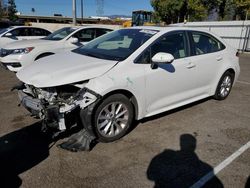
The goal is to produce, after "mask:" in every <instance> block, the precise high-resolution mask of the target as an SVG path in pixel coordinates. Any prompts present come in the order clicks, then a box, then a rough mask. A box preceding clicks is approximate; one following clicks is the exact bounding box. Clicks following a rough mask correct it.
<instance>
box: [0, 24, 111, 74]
mask: <svg viewBox="0 0 250 188" xmlns="http://www.w3.org/2000/svg"><path fill="white" fill-rule="evenodd" d="M68 28H70V27H68ZM71 29H74V31H73V32H72V33H70V34H69V35H67V36H65V38H63V39H61V40H56V41H55V40H45V39H34V40H27V41H17V42H13V43H10V44H7V45H6V46H4V47H3V48H4V50H13V49H21V48H27V47H33V48H34V49H33V50H32V51H30V52H29V53H22V54H10V55H7V56H4V57H0V61H1V62H2V63H3V65H5V66H6V67H7V68H8V69H9V70H10V71H14V72H17V71H19V70H21V69H22V68H24V67H26V66H28V65H30V64H32V63H33V62H34V61H35V60H36V59H37V58H38V57H39V55H42V54H46V53H50V54H55V53H59V52H66V51H70V50H72V49H75V48H77V47H79V46H81V45H84V44H87V43H88V42H80V41H79V42H77V43H75V42H73V41H74V38H73V37H72V36H73V35H75V34H76V33H78V32H80V31H83V30H86V29H108V30H110V31H111V29H110V28H107V27H103V26H95V27H94V26H82V27H71ZM16 62H18V63H20V65H21V66H20V67H13V66H10V65H9V63H16Z"/></svg>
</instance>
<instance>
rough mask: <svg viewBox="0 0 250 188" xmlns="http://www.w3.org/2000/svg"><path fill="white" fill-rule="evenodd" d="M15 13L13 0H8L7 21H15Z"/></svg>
mask: <svg viewBox="0 0 250 188" xmlns="http://www.w3.org/2000/svg"><path fill="white" fill-rule="evenodd" d="M16 13H17V10H16V4H15V0H8V17H9V19H10V20H12V21H15V20H17V16H16Z"/></svg>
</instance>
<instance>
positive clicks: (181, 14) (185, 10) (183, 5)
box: [151, 0, 212, 24]
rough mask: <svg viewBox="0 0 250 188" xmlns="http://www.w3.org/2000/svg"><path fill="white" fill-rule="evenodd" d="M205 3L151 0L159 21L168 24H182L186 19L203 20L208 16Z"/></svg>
mask: <svg viewBox="0 0 250 188" xmlns="http://www.w3.org/2000/svg"><path fill="white" fill-rule="evenodd" d="M205 2H206V1H205V0H203V1H202V0H176V1H173V0H151V5H152V7H153V8H154V10H155V12H156V14H157V15H158V16H159V17H160V18H161V20H162V21H164V22H166V23H167V24H170V23H176V22H183V21H184V20H185V19H187V18H189V20H191V21H198V20H199V21H200V20H203V19H205V18H206V17H207V14H208V9H207V8H205V6H204V3H205ZM209 6H211V7H212V5H209Z"/></svg>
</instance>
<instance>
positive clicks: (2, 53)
mask: <svg viewBox="0 0 250 188" xmlns="http://www.w3.org/2000/svg"><path fill="white" fill-rule="evenodd" d="M12 51H13V50H7V49H3V48H2V49H1V50H0V57H5V56H7V55H10V54H11V53H12Z"/></svg>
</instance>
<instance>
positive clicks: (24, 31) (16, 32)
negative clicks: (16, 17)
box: [10, 28, 29, 37]
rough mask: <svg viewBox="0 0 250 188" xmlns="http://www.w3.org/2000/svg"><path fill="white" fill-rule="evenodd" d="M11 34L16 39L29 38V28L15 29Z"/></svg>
mask: <svg viewBox="0 0 250 188" xmlns="http://www.w3.org/2000/svg"><path fill="white" fill-rule="evenodd" d="M10 32H11V34H12V35H13V36H15V37H23V36H29V30H28V28H18V29H14V30H12V31H10Z"/></svg>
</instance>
